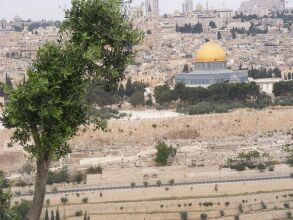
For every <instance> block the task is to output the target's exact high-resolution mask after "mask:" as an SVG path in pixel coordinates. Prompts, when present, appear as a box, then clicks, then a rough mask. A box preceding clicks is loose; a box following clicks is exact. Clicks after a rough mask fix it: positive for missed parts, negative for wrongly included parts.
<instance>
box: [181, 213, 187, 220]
mask: <svg viewBox="0 0 293 220" xmlns="http://www.w3.org/2000/svg"><path fill="white" fill-rule="evenodd" d="M179 214H180V218H181V220H187V219H188V212H185V211H184V212H180V213H179Z"/></svg>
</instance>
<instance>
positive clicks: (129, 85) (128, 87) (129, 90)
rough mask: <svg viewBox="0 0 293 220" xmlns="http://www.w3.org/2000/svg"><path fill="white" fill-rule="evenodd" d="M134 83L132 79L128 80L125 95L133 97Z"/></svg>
mask: <svg viewBox="0 0 293 220" xmlns="http://www.w3.org/2000/svg"><path fill="white" fill-rule="evenodd" d="M132 92H133V91H132V83H131V78H128V79H127V83H126V88H125V95H126V96H128V97H130V96H131V95H132Z"/></svg>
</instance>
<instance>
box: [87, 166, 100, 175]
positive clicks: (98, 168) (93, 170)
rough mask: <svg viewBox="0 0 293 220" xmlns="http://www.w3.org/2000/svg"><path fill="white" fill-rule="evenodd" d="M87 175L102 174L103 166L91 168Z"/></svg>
mask: <svg viewBox="0 0 293 220" xmlns="http://www.w3.org/2000/svg"><path fill="white" fill-rule="evenodd" d="M86 172H87V174H102V173H103V168H102V167H101V166H97V167H93V166H91V167H90V168H88V169H87V171H86Z"/></svg>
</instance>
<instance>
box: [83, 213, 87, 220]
mask: <svg viewBox="0 0 293 220" xmlns="http://www.w3.org/2000/svg"><path fill="white" fill-rule="evenodd" d="M83 220H87V218H86V212H85V213H84V217H83Z"/></svg>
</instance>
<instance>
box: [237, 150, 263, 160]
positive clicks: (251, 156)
mask: <svg viewBox="0 0 293 220" xmlns="http://www.w3.org/2000/svg"><path fill="white" fill-rule="evenodd" d="M237 158H238V159H239V160H246V161H252V160H257V159H260V158H261V155H260V153H259V152H258V151H256V150H254V151H249V152H241V153H240V154H239V155H238V157H237Z"/></svg>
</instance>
